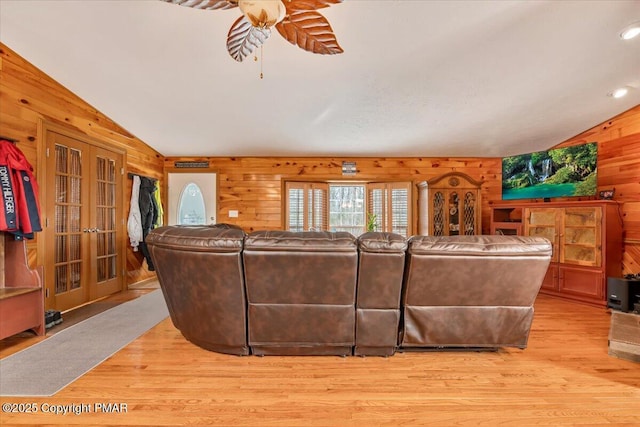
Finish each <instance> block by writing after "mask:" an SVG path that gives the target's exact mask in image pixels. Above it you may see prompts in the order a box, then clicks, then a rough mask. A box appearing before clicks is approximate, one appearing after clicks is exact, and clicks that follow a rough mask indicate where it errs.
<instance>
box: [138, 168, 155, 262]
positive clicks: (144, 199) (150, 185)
mask: <svg viewBox="0 0 640 427" xmlns="http://www.w3.org/2000/svg"><path fill="white" fill-rule="evenodd" d="M154 191H155V180H153V179H151V178H147V177H145V176H141V177H140V195H139V198H138V204H139V205H140V218H141V220H142V242H141V243H140V245H139V246H140V250H141V251H142V254H143V255H144V257H145V259H146V260H147V266H148V268H149V271H154V270H155V267H154V265H153V260H152V259H151V255H150V254H149V250H148V249H147V244H146V243H145V242H144V240H145V239H146V238H147V235H148V234H149V232H150V231H151V230H152V229H153V227H154V224H155V223H156V221H157V220H158V207H157V206H156V202H155V199H154V198H153V192H154Z"/></svg>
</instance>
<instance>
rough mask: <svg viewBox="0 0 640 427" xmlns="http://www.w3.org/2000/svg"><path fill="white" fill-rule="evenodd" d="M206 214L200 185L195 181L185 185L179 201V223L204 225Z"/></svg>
mask: <svg viewBox="0 0 640 427" xmlns="http://www.w3.org/2000/svg"><path fill="white" fill-rule="evenodd" d="M206 214H207V213H206V209H205V207H204V197H203V196H202V191H200V187H198V185H197V184H195V183H193V182H190V183H189V184H187V185H185V186H184V188H183V189H182V193H181V194H180V201H179V202H178V218H177V220H178V221H177V222H178V225H203V224H205V219H206V217H207V215H206Z"/></svg>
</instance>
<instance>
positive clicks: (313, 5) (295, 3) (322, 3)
mask: <svg viewBox="0 0 640 427" xmlns="http://www.w3.org/2000/svg"><path fill="white" fill-rule="evenodd" d="M342 1H343V0H288V1H287V0H285V1H284V2H283V3H284V5H285V7H286V8H287V12H289V13H291V12H296V11H300V10H316V9H323V8H325V7H329V6H331V5H332V4H336V3H342Z"/></svg>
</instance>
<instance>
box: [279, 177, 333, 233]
mask: <svg viewBox="0 0 640 427" xmlns="http://www.w3.org/2000/svg"><path fill="white" fill-rule="evenodd" d="M327 190H328V186H327V184H324V183H316V182H313V183H308V182H287V183H286V185H285V191H286V193H287V209H286V213H287V215H286V224H287V230H291V231H320V230H326V229H327V228H328V227H327Z"/></svg>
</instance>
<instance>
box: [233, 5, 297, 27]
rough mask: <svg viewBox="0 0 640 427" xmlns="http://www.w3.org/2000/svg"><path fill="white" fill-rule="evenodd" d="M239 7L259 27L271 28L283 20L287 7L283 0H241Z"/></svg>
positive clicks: (252, 23)
mask: <svg viewBox="0 0 640 427" xmlns="http://www.w3.org/2000/svg"><path fill="white" fill-rule="evenodd" d="M238 7H239V8H240V10H241V11H242V13H243V14H244V16H246V18H247V19H248V20H249V22H251V25H253V26H254V27H257V28H271V27H273V26H274V25H276V24H277V23H278V22H280V21H282V20H283V19H284V17H285V14H286V7H285V5H284V3H283V2H282V0H253V1H251V0H239V1H238Z"/></svg>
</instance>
